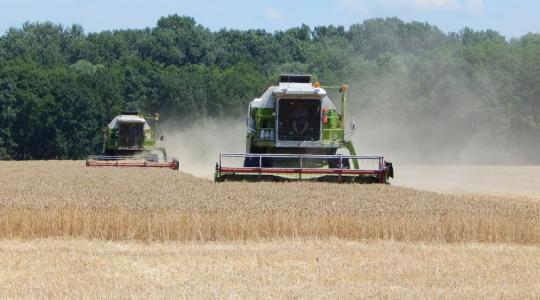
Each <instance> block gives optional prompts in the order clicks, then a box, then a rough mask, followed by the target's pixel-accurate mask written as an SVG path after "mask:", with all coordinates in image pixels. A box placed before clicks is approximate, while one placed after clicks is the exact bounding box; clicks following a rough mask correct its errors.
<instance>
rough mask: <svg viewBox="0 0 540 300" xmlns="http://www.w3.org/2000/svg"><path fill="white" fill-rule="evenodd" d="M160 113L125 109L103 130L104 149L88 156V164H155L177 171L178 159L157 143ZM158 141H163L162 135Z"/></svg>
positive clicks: (111, 165) (147, 165)
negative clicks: (146, 114)
mask: <svg viewBox="0 0 540 300" xmlns="http://www.w3.org/2000/svg"><path fill="white" fill-rule="evenodd" d="M158 120H159V114H158V113H156V114H155V115H154V116H153V117H144V116H143V115H142V114H140V113H139V112H130V111H123V112H122V113H121V114H120V115H118V116H116V117H115V118H114V119H113V120H112V121H111V122H110V123H109V124H108V125H107V127H106V128H105V129H104V133H105V135H104V142H103V152H102V154H101V155H90V156H88V158H87V159H86V165H87V166H89V167H153V168H169V169H173V170H178V160H177V159H175V158H174V157H167V152H166V151H165V148H164V147H159V146H158ZM159 140H163V137H160V138H159Z"/></svg>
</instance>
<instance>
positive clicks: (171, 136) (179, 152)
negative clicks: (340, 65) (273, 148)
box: [160, 117, 246, 178]
mask: <svg viewBox="0 0 540 300" xmlns="http://www.w3.org/2000/svg"><path fill="white" fill-rule="evenodd" d="M243 118H244V117H238V118H234V119H233V118H230V119H210V118H205V119H201V120H198V121H195V122H193V123H190V124H189V125H179V123H175V122H172V121H168V122H165V123H164V124H162V125H161V128H160V132H161V134H162V135H163V136H164V141H163V142H162V143H163V145H164V146H165V148H166V149H167V154H168V155H169V156H174V157H176V158H177V159H178V160H179V162H180V169H181V170H182V171H183V172H187V173H190V174H193V175H195V176H199V177H204V178H213V175H214V169H215V164H216V162H217V159H218V156H219V153H223V152H227V153H245V151H246V146H245V145H246V127H245V125H244V122H243V120H244V119H243Z"/></svg>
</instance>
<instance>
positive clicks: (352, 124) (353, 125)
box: [351, 121, 356, 130]
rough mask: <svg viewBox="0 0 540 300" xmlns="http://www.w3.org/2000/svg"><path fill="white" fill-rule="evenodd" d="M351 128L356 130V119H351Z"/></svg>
mask: <svg viewBox="0 0 540 300" xmlns="http://www.w3.org/2000/svg"><path fill="white" fill-rule="evenodd" d="M351 130H356V121H351Z"/></svg>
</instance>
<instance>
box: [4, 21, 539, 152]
mask: <svg viewBox="0 0 540 300" xmlns="http://www.w3.org/2000/svg"><path fill="white" fill-rule="evenodd" d="M284 72H293V73H310V74H313V75H314V76H315V79H319V80H321V81H322V82H323V83H328V84H338V83H342V82H348V83H351V86H352V89H351V90H352V94H351V97H350V98H351V99H353V100H351V101H357V102H358V103H357V104H358V105H355V108H354V109H352V108H351V109H352V112H351V113H357V114H360V115H361V114H362V111H364V112H374V111H377V112H379V113H381V114H382V115H384V118H383V119H382V120H383V121H389V120H393V122H396V121H399V122H403V123H404V124H406V123H410V122H414V120H418V119H422V120H423V121H422V122H424V123H425V128H424V129H422V130H428V131H429V130H431V131H433V132H432V133H438V134H439V135H441V136H443V137H444V138H446V139H448V138H450V139H455V141H454V142H455V144H456V145H459V144H460V143H461V144H462V143H463V141H464V140H463V137H464V136H468V135H470V134H471V132H473V133H475V134H476V135H479V136H481V137H482V139H485V140H486V141H489V142H490V143H493V145H500V146H501V147H502V146H504V147H514V148H512V149H515V150H516V151H518V150H519V151H522V152H521V153H523V155H524V157H528V158H533V159H534V157H536V155H535V151H534V149H532V148H531V147H530V146H531V145H535V146H540V141H539V140H540V35H539V34H527V35H525V36H522V37H520V38H513V39H507V38H505V37H504V36H502V35H501V34H499V33H497V32H496V31H492V30H485V31H475V30H472V29H470V28H464V29H463V30H461V31H460V32H457V33H445V32H442V31H441V30H440V29H438V28H437V27H436V26H433V25H430V24H427V23H420V22H404V21H401V20H400V19H397V18H385V19H382V18H378V19H370V20H366V21H364V22H363V23H358V24H354V25H352V26H350V27H348V28H345V27H343V26H333V25H329V26H317V27H314V28H310V27H309V26H307V25H302V26H300V27H296V28H291V29H288V30H283V31H276V32H267V31H265V30H260V29H253V30H234V29H222V30H219V31H211V30H209V29H208V28H205V27H204V26H203V25H201V24H198V23H197V22H196V21H195V20H194V19H193V18H190V17H185V16H178V15H171V16H167V17H163V18H161V19H159V20H158V22H157V25H156V26H155V27H153V28H145V29H126V30H116V31H103V32H97V33H85V32H84V29H83V28H82V27H81V26H79V25H73V26H71V27H69V26H63V25H59V24H53V23H50V22H44V23H25V24H23V25H22V26H21V27H18V28H10V29H9V30H7V32H5V34H4V35H2V36H1V37H0V159H78V158H82V157H84V156H85V155H87V154H91V153H97V152H99V150H100V147H101V142H102V128H103V127H104V126H105V125H106V124H107V122H108V121H110V119H111V118H112V117H114V116H115V115H116V114H118V113H119V112H120V111H121V110H125V109H129V110H140V111H142V112H146V113H153V112H160V113H161V115H162V118H163V119H165V120H171V121H175V122H179V123H185V124H188V123H189V122H192V121H194V120H198V119H201V118H216V117H230V116H232V117H238V116H241V115H242V114H243V113H244V112H245V108H246V104H247V103H248V102H249V101H250V100H251V99H252V98H254V97H256V96H258V95H260V94H261V92H262V91H263V90H264V88H265V87H267V86H269V85H270V84H272V83H275V81H276V79H277V76H278V74H280V73H284ZM442 125H444V126H442ZM422 130H419V129H415V130H413V131H414V132H413V133H411V134H413V135H414V134H416V135H421V134H422ZM434 130H439V131H434ZM448 130H452V132H453V134H451V135H448V134H447V132H446V131H448ZM436 136H437V134H435V135H433V137H434V138H432V139H431V140H430V141H425V143H428V144H429V143H437V140H436ZM443 137H441V138H443ZM395 142H399V141H395ZM452 144H454V143H452ZM520 145H527V147H522V148H523V149H521V148H520ZM457 149H458V146H455V147H454V148H450V150H449V151H457Z"/></svg>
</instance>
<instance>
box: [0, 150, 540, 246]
mask: <svg viewBox="0 0 540 300" xmlns="http://www.w3.org/2000/svg"><path fill="white" fill-rule="evenodd" d="M0 169H1V170H2V176H1V177H0V187H1V190H0V238H3V239H35V238H58V237H62V238H86V239H106V240H133V239H135V240H146V241H152V240H161V241H164V240H176V241H234V240H268V239H282V238H323V239H324V238H339V239H348V240H395V241H436V242H491V243H518V244H533V245H538V244H540V203H539V202H537V201H530V200H528V199H527V198H515V197H495V196H491V195H467V194H462V195H445V194H439V193H433V192H427V191H418V190H415V189H411V188H402V187H395V186H383V185H346V184H345V185H337V184H324V183H257V184H254V183H221V184H215V183H213V182H211V181H209V180H207V179H201V178H197V177H194V176H191V175H188V174H184V173H181V172H174V171H170V170H156V169H118V168H101V169H94V168H86V167H85V166H84V163H83V162H81V161H32V162H0Z"/></svg>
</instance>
